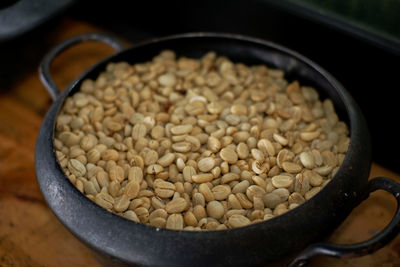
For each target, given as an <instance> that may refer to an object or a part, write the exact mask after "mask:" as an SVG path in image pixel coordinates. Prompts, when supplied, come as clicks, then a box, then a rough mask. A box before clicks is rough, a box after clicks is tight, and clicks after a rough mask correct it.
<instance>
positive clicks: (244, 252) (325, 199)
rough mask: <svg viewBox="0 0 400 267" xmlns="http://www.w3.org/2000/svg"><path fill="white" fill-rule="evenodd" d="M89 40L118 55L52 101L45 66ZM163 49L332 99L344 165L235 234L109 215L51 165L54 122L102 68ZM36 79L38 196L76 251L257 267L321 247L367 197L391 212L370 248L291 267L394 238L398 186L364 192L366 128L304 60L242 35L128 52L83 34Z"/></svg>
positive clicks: (121, 259) (329, 250)
mask: <svg viewBox="0 0 400 267" xmlns="http://www.w3.org/2000/svg"><path fill="white" fill-rule="evenodd" d="M86 40H96V41H101V42H105V43H108V44H110V45H111V46H113V47H114V48H115V49H116V50H117V51H118V53H116V54H115V55H113V56H111V57H109V58H107V59H104V60H102V61H100V62H99V63H97V64H96V65H94V66H93V67H91V68H90V69H89V70H87V71H86V72H85V73H83V74H82V75H81V76H80V77H79V78H78V79H77V80H75V81H74V82H73V83H72V84H71V85H70V86H68V87H67V88H66V89H65V90H64V91H63V92H62V93H59V91H58V89H57V86H56V85H55V83H54V81H53V80H52V78H51V76H50V73H49V66H50V63H51V61H52V59H53V58H54V57H55V56H56V55H58V54H59V53H60V52H62V51H63V50H65V49H66V48H67V47H69V46H71V45H73V44H75V43H79V42H82V41H86ZM163 49H172V50H174V51H176V52H177V54H178V55H184V56H188V57H200V56H201V55H202V54H204V53H205V52H208V51H210V50H213V51H216V52H217V53H218V54H220V55H225V56H227V57H229V58H230V59H231V60H233V61H235V62H238V61H240V62H244V63H246V64H260V63H262V64H266V65H269V66H274V67H277V68H280V69H283V70H285V72H286V74H287V78H288V79H289V80H292V79H298V80H300V82H301V83H302V84H307V85H311V86H314V87H315V88H317V89H318V90H319V93H320V95H321V96H325V97H330V98H331V99H332V100H333V102H334V104H335V108H336V109H337V111H338V113H339V116H340V117H341V119H342V120H345V121H346V122H347V123H348V125H349V126H350V134H351V136H350V138H351V142H350V146H349V150H348V153H347V155H346V158H345V160H344V162H343V165H342V166H341V167H340V169H339V171H338V172H337V174H336V175H335V177H334V178H333V179H332V181H331V182H330V183H329V184H328V185H326V186H325V187H324V188H323V189H322V190H321V192H320V193H318V194H317V195H316V196H315V197H313V198H312V199H310V200H309V201H307V202H306V203H304V204H303V205H301V206H299V207H298V208H296V209H294V210H291V211H289V212H287V213H285V214H283V215H281V216H278V217H276V218H273V219H271V220H269V221H266V222H262V223H257V224H254V225H250V226H247V227H243V228H239V229H231V230H224V231H209V232H188V231H174V230H167V229H158V228H155V227H151V226H147V225H143V224H138V223H134V222H132V221H128V220H127V219H124V218H122V217H119V216H117V215H115V214H112V213H110V212H108V211H106V210H104V209H103V208H101V207H100V206H98V205H96V204H95V203H93V202H92V201H90V200H89V199H87V198H86V197H85V196H84V195H83V194H81V193H80V192H79V191H78V190H77V189H76V188H75V187H74V186H73V185H72V184H71V183H70V182H69V180H68V179H67V177H66V176H65V175H64V173H63V171H62V169H61V167H60V165H59V164H58V161H57V159H56V157H55V152H54V147H53V138H54V128H55V122H56V117H57V115H58V112H59V111H60V108H61V106H62V104H63V102H64V100H65V98H66V97H67V96H69V95H72V94H74V93H75V92H76V91H77V90H79V87H80V84H81V82H82V81H83V80H84V79H86V78H96V77H97V75H98V74H99V73H100V72H101V71H103V70H104V69H105V67H106V64H107V63H108V62H111V61H112V62H118V61H127V62H129V63H137V62H143V61H148V60H150V59H151V58H152V57H153V56H154V55H156V54H157V53H158V52H160V51H161V50H163ZM40 77H41V80H42V81H43V83H44V85H45V86H46V88H47V90H48V91H49V92H50V94H51V96H52V98H53V100H54V103H53V105H52V106H51V108H50V110H49V111H48V112H47V114H46V117H45V118H44V121H43V124H42V126H41V128H40V132H39V135H38V139H37V144H36V151H35V164H36V174H37V178H38V181H39V185H40V188H41V191H42V193H43V195H44V197H45V199H46V201H47V203H48V205H49V206H50V208H51V209H52V211H53V212H54V213H55V215H56V216H57V217H58V218H59V220H60V221H61V222H62V223H63V224H64V225H65V226H66V227H67V228H68V229H69V230H70V231H71V232H72V233H73V234H74V235H75V236H76V237H78V238H79V239H80V240H81V241H83V242H84V243H86V244H87V245H88V246H89V247H91V248H92V249H93V250H94V251H96V252H98V253H99V254H100V255H103V256H104V257H105V258H107V259H109V260H112V261H113V262H114V263H121V264H122V263H124V264H134V265H140V266H189V265H191V266H225V265H227V266H255V265H265V264H269V263H272V262H275V261H277V260H281V259H287V258H288V257H290V256H291V255H293V254H294V253H299V251H300V250H302V249H304V248H305V247H307V246H309V245H310V244H312V243H314V242H316V241H319V240H322V239H323V238H324V237H326V236H327V235H329V234H330V233H332V231H333V230H334V229H335V228H336V227H337V226H338V225H339V224H340V223H341V222H342V221H343V220H344V219H345V218H346V217H347V216H348V214H349V213H350V212H351V210H352V209H353V208H354V207H356V206H357V205H358V204H359V203H360V202H361V201H362V200H363V199H365V198H366V197H368V195H369V193H370V192H373V191H375V190H378V189H383V190H386V191H388V192H390V193H392V194H393V195H394V196H395V198H396V199H397V202H398V207H397V211H396V214H395V216H394V218H393V220H392V221H391V223H390V224H389V225H388V226H387V227H386V228H385V229H384V230H383V231H382V232H380V233H379V234H377V235H376V236H374V237H373V238H372V239H370V240H368V241H365V242H362V243H358V244H354V245H336V244H328V243H317V244H313V245H311V246H309V247H308V248H306V249H305V250H304V251H303V252H301V253H300V254H299V255H298V256H297V257H296V258H295V259H294V260H293V261H292V262H291V263H290V265H291V266H301V265H303V264H305V263H306V262H307V260H308V259H309V258H311V257H313V256H315V255H329V256H334V257H352V256H360V255H364V254H368V253H372V252H373V251H375V250H377V249H379V248H381V247H382V246H384V245H385V244H387V243H388V242H389V241H390V240H392V239H393V238H394V237H395V236H396V235H397V234H398V232H399V231H400V224H399V222H400V208H399V204H400V185H399V184H398V183H396V182H394V181H393V180H391V179H388V178H375V179H373V180H372V181H370V182H369V183H368V174H369V170H370V165H371V147H370V140H369V134H368V129H367V125H366V123H365V120H364V118H363V116H362V114H361V111H360V110H359V108H358V106H357V104H356V103H355V102H354V100H353V98H352V97H351V96H350V94H349V93H348V92H347V91H346V90H345V89H344V88H343V86H342V85H341V84H340V83H339V82H337V81H336V80H335V79H334V78H333V77H332V76H331V75H330V74H329V73H327V72H326V71H325V70H323V69H322V68H321V67H319V66H318V65H317V64H315V63H314V62H312V61H311V60H309V59H307V58H305V57H303V56H301V55H299V54H298V53H296V52H293V51H291V50H289V49H287V48H284V47H281V46H279V45H276V44H273V43H270V42H267V41H263V40H259V39H254V38H248V37H244V36H239V35H231V34H216V33H194V34H183V35H176V36H171V37H166V38H160V39H155V40H151V41H148V42H144V43H141V44H138V45H135V46H133V47H130V48H128V49H123V47H122V45H121V43H120V42H119V41H118V40H116V39H114V38H112V37H110V36H107V35H103V34H95V33H92V34H84V35H80V36H76V37H74V38H72V39H70V40H67V41H66V42H64V43H62V44H60V45H59V46H58V47H56V48H55V49H54V50H52V51H51V52H50V53H49V54H48V55H47V56H46V57H45V58H44V60H43V62H42V64H41V67H40Z"/></svg>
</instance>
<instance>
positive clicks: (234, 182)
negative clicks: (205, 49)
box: [54, 51, 350, 231]
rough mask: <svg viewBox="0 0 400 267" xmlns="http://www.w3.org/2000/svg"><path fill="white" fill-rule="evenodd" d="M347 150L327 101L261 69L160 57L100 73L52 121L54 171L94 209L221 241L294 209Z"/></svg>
mask: <svg viewBox="0 0 400 267" xmlns="http://www.w3.org/2000/svg"><path fill="white" fill-rule="evenodd" d="M349 142H350V139H349V137H348V128H347V126H346V124H345V123H344V122H342V121H339V119H338V116H337V114H336V113H335V110H334V106H333V104H332V101H331V100H329V99H326V100H324V101H321V100H319V95H318V93H317V91H316V90H315V89H313V88H311V87H307V86H300V85H299V83H298V82H297V81H294V82H291V83H288V82H287V81H286V80H285V78H284V73H283V71H281V70H278V69H272V68H269V67H266V66H264V65H259V66H251V67H249V66H246V65H244V64H241V63H233V62H231V61H230V60H229V59H228V58H226V57H222V56H219V57H217V55H216V54H215V53H214V52H209V53H207V54H205V55H204V56H203V57H202V58H200V59H191V58H186V57H180V58H179V59H177V58H176V55H175V53H174V52H172V51H163V52H161V53H160V54H159V55H157V56H156V57H154V58H153V60H152V61H151V62H145V63H141V64H135V65H130V64H128V63H126V62H121V63H110V64H108V66H107V68H106V71H105V72H103V73H101V74H100V75H99V77H98V78H97V79H96V80H89V79H88V80H85V81H83V82H82V84H81V88H80V91H79V92H77V93H75V94H73V95H72V96H70V97H68V98H67V99H66V100H65V103H64V106H63V108H62V110H61V112H60V114H59V116H58V117H57V122H56V134H55V139H54V147H55V150H56V156H57V159H58V161H59V163H60V165H61V166H62V168H63V170H64V171H65V174H66V176H67V177H68V179H69V180H70V181H71V183H73V184H74V185H75V186H76V188H77V189H78V190H79V191H80V192H82V193H83V194H85V195H86V196H87V197H88V198H89V199H90V200H92V201H94V202H95V203H97V204H98V205H100V206H101V207H103V208H104V209H106V210H108V211H110V212H113V213H116V214H118V215H120V216H123V217H125V218H127V219H130V220H132V221H135V222H140V223H144V224H149V225H152V226H155V227H165V228H169V229H176V230H194V231H197V230H222V229H228V228H236V227H242V226H246V225H249V224H253V223H257V222H261V221H265V220H269V219H271V218H273V217H275V216H279V215H281V214H283V213H285V212H287V211H289V210H291V209H294V208H296V207H297V206H299V205H301V204H302V203H304V202H305V201H306V200H308V199H310V198H312V197H313V196H314V195H315V194H317V193H318V192H319V191H320V190H321V188H322V187H323V186H325V185H326V184H327V183H328V182H329V181H330V180H331V179H332V177H333V176H334V175H335V173H336V172H337V170H338V168H339V166H340V165H341V163H342V162H343V160H344V158H345V153H346V152H347V149H348V146H349Z"/></svg>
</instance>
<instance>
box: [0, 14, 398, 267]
mask: <svg viewBox="0 0 400 267" xmlns="http://www.w3.org/2000/svg"><path fill="white" fill-rule="evenodd" d="M90 31H101V29H98V28H96V27H94V26H93V25H88V24H86V23H83V22H79V21H74V20H71V19H63V20H61V22H58V24H57V25H56V26H54V27H53V28H52V29H51V30H50V32H48V33H47V34H46V43H47V44H48V45H50V46H51V45H55V44H57V43H59V42H60V41H62V40H64V39H66V38H68V37H70V36H73V35H75V34H78V33H84V32H90ZM111 53H112V49H111V48H108V47H107V46H105V45H101V44H95V43H88V44H84V45H79V46H77V47H74V48H72V49H70V50H68V51H66V52H65V53H63V54H62V55H61V56H59V57H58V58H57V60H56V61H55V62H54V64H53V66H52V73H53V76H54V77H55V80H56V82H57V84H58V85H59V87H60V88H64V87H65V86H66V85H67V84H68V83H69V82H70V81H72V80H73V79H74V78H75V77H76V76H77V75H78V74H79V73H81V72H82V71H83V70H84V69H86V68H87V67H88V66H90V65H91V64H93V63H95V62H96V61H98V60H99V59H101V58H102V57H104V56H106V55H109V54H111ZM41 56H42V55H41ZM0 64H1V63H0ZM0 92H1V93H0V267H9V266H34V267H35V266H45V267H50V266H60V267H62V266H65V267H70V266H96V267H97V266H99V264H98V263H97V262H96V261H95V260H94V259H93V257H92V256H91V254H90V252H89V250H88V249H87V248H86V247H85V246H84V245H83V244H81V243H80V242H79V241H78V240H77V239H75V238H74V237H73V236H72V234H71V233H69V232H68V231H67V230H66V228H64V227H63V225H62V224H61V223H60V222H59V221H58V220H57V218H56V217H55V216H54V215H53V213H52V212H51V211H50V209H49V208H48V207H47V205H46V203H45V202H44V199H43V197H42V195H41V193H40V191H39V188H38V185H37V182H36V176H35V169H34V147H35V141H36V136H37V133H38V130H39V127H40V124H41V121H42V119H43V116H44V114H45V112H46V110H47V109H48V108H49V106H50V105H51V99H50V97H49V95H48V94H47V92H46V91H45V89H44V87H43V86H42V85H41V83H40V81H39V79H38V75H37V72H36V70H35V71H32V72H31V73H29V74H28V75H24V76H23V78H22V79H20V80H19V81H18V83H16V84H14V85H13V86H12V88H7V90H1V91H0ZM375 176H388V177H391V178H395V179H396V180H397V181H400V179H399V175H398V174H395V173H393V172H391V171H390V170H387V169H384V168H382V167H381V166H378V165H376V164H373V166H372V171H371V177H375ZM395 205H396V202H395V200H394V198H393V197H392V196H390V195H389V194H388V193H386V192H381V191H378V192H375V193H373V194H372V195H371V197H370V198H369V199H368V200H367V201H365V202H363V203H362V204H361V205H360V206H359V207H357V208H356V209H355V210H354V211H353V213H352V214H351V215H350V216H349V218H347V219H346V220H345V222H343V224H342V225H341V226H340V227H339V228H338V229H337V230H336V232H335V233H334V234H333V235H332V236H331V238H330V240H331V241H334V242H338V243H346V244H347V243H355V242H359V241H363V240H366V239H369V238H370V237H371V236H373V235H374V234H375V233H377V232H379V230H380V229H383V228H384V227H385V225H386V224H387V223H388V222H389V221H390V220H391V218H392V215H393V214H394V211H395ZM310 220H312V218H310ZM299 231H301V229H299ZM311 266H387V267H389V266H396V267H400V236H399V237H397V238H396V239H395V240H394V241H392V242H391V243H390V244H389V245H388V246H386V247H385V248H383V249H381V250H379V251H377V252H376V253H374V254H372V255H368V256H364V257H362V258H357V259H346V260H338V259H330V258H326V257H320V258H318V259H315V260H313V261H312V264H311Z"/></svg>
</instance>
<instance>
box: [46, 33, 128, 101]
mask: <svg viewBox="0 0 400 267" xmlns="http://www.w3.org/2000/svg"><path fill="white" fill-rule="evenodd" d="M86 41H98V42H102V43H105V44H108V45H109V46H111V47H112V48H114V49H115V50H116V51H117V52H118V51H121V50H123V49H124V48H125V47H124V45H123V43H122V41H121V40H119V39H118V38H115V37H113V36H111V35H108V34H105V33H97V32H96V33H84V34H80V35H76V36H73V37H71V38H69V39H67V40H65V41H63V42H62V43H61V44H59V45H57V46H56V47H54V48H53V49H52V50H50V52H48V53H47V54H46V55H45V56H44V58H43V59H42V62H41V63H40V65H39V78H40V80H41V81H42V83H43V85H44V87H45V88H46V90H47V91H48V92H49V94H50V96H51V98H52V99H53V101H55V100H56V99H57V96H58V95H59V93H60V90H59V89H58V86H57V85H56V83H55V82H54V80H53V78H52V76H51V74H50V65H51V63H52V62H53V60H54V58H55V57H56V56H57V55H59V54H60V53H61V52H63V51H65V50H66V49H67V48H69V47H71V46H73V45H75V44H79V43H83V42H86Z"/></svg>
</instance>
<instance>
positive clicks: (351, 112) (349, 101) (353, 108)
mask: <svg viewBox="0 0 400 267" xmlns="http://www.w3.org/2000/svg"><path fill="white" fill-rule="evenodd" d="M186 38H216V39H234V40H237V41H243V42H246V43H252V44H258V45H261V46H262V47H265V48H272V49H274V50H276V51H277V52H279V54H283V55H286V56H289V57H290V58H294V59H295V60H297V61H300V62H302V63H304V64H306V65H308V66H309V67H310V68H311V69H313V71H315V72H317V73H318V75H320V76H321V77H323V78H324V79H325V80H326V81H327V83H329V84H330V85H331V87H332V88H334V89H335V91H336V93H337V94H338V96H339V98H340V101H341V102H342V103H343V104H344V107H345V111H346V116H347V118H348V122H349V123H348V126H349V128H350V144H349V149H348V152H347V154H346V156H345V159H344V161H343V164H342V166H341V167H340V168H339V169H338V171H337V173H336V175H335V176H334V177H333V178H332V180H331V181H330V182H329V183H328V184H327V185H326V186H324V187H323V188H322V189H321V190H320V192H319V193H317V194H316V195H315V196H314V197H313V198H311V199H310V200H307V201H306V202H305V203H303V204H301V205H300V206H299V207H297V208H295V209H293V210H289V211H288V212H286V213H284V214H282V215H279V216H276V217H274V218H272V219H270V220H268V221H263V222H259V223H256V224H251V225H248V226H245V227H240V228H234V229H226V230H213V231H201V232H197V231H185V230H171V229H166V228H157V227H154V226H149V225H145V224H142V223H135V222H133V221H130V220H128V219H126V218H124V217H121V216H118V215H116V214H114V213H111V212H109V211H107V210H105V209H103V208H102V207H100V206H98V205H97V204H96V203H94V202H93V201H91V200H89V199H88V198H87V197H86V196H85V195H84V194H82V193H80V192H79V191H78V190H77V189H76V187H75V186H74V185H73V184H72V183H71V182H70V181H69V179H68V178H67V176H66V175H65V174H64V172H63V171H62V169H61V166H60V165H59V162H58V159H57V157H56V156H55V149H54V147H53V142H54V133H55V122H56V118H57V116H58V113H59V112H60V109H61V107H62V104H63V102H64V101H65V98H66V97H67V96H68V95H69V94H70V93H71V91H72V90H74V89H75V88H76V86H77V84H79V83H80V82H82V81H83V79H84V78H85V77H87V76H88V74H89V73H91V72H92V71H93V70H94V69H95V68H96V67H98V66H99V65H102V64H104V63H106V62H110V61H112V59H113V58H115V57H116V56H117V55H120V54H122V53H124V52H126V51H130V50H134V49H136V48H139V47H143V46H147V45H150V44H153V43H161V42H165V41H169V40H178V39H186ZM216 41H217V40H216ZM285 73H286V72H285ZM316 89H317V91H319V90H320V89H319V88H316ZM54 113H55V114H54ZM360 119H361V120H362V122H361V123H364V124H365V121H364V119H363V116H362V114H361V111H360V110H359V108H358V105H357V104H356V102H355V101H354V99H353V98H352V97H351V95H350V94H349V93H348V92H347V90H346V89H345V88H344V87H343V86H342V85H341V84H340V83H339V82H338V81H337V80H336V79H335V78H334V77H333V76H332V75H331V74H330V73H328V72H327V71H326V70H325V69H323V68H322V67H320V66H319V65H318V64H316V63H315V62H314V61H312V60H310V59H308V58H306V57H305V56H303V55H301V54H300V53H298V52H295V51H293V50H291V49H288V48H286V47H284V46H281V45H278V44H275V43H273V42H270V41H266V40H262V39H259V38H254V37H247V36H244V35H240V34H230V33H212V32H198V33H184V34H176V35H171V36H167V37H161V38H154V39H151V40H147V41H143V42H140V43H138V44H135V45H133V46H131V47H128V48H126V49H124V50H122V51H119V52H118V53H115V54H113V55H111V56H109V57H107V58H105V59H102V60H100V61H98V62H97V63H96V64H94V65H93V66H91V67H89V68H88V69H87V70H85V71H84V72H83V73H82V74H81V75H79V77H78V78H76V79H75V80H74V81H73V82H72V83H70V84H69V85H68V86H67V87H66V88H65V89H64V91H63V92H62V93H61V94H60V95H59V96H58V98H57V99H56V101H55V102H54V103H53V104H52V106H51V107H50V109H49V110H48V112H47V114H46V117H45V119H44V121H43V124H42V126H41V129H40V132H42V131H45V129H44V128H45V124H46V127H48V126H49V124H51V140H48V141H50V142H49V145H50V146H51V150H52V158H51V160H53V161H54V163H55V165H56V166H55V167H56V171H57V175H62V177H63V179H64V180H63V181H58V183H64V184H65V185H66V184H68V187H69V188H71V189H72V188H73V189H72V190H73V191H74V192H75V195H76V197H77V198H78V200H79V201H80V202H82V204H83V205H89V206H92V208H93V209H97V210H96V213H97V215H98V217H99V218H106V217H110V216H111V217H112V220H118V221H119V222H123V221H125V222H127V223H129V224H130V225H131V226H130V227H135V228H138V229H139V230H140V231H143V232H154V231H155V232H157V233H158V234H159V235H160V236H165V237H166V238H168V237H170V236H172V235H179V236H182V237H187V238H207V237H211V236H212V237H217V238H218V237H221V238H222V237H223V236H224V235H225V234H230V233H235V232H244V231H251V230H256V229H258V228H259V227H260V225H267V224H271V222H273V221H277V220H287V218H289V216H290V215H291V214H293V213H299V212H300V213H301V212H302V211H303V210H305V209H307V208H308V207H310V206H311V202H313V201H318V200H319V199H320V198H322V197H323V195H324V192H326V191H328V190H330V188H331V187H333V184H332V183H334V182H337V179H335V178H336V177H338V176H340V173H342V172H343V170H344V169H345V168H348V169H351V168H352V167H351V162H349V155H350V154H354V153H356V150H357V149H356V147H355V143H356V141H357V138H358V136H359V135H360V134H363V133H360V132H357V131H358V128H357V125H356V123H355V121H356V120H360ZM364 134H365V133H364ZM367 135H368V133H367ZM39 138H41V134H40V133H39V136H38V140H39ZM357 145H358V144H357ZM368 145H369V144H368ZM38 157H39V149H38V142H37V146H36V154H35V167H36V173H37V178H38V181H39V185H40V190H41V191H42V194H43V195H44V197H45V199H46V202H47V203H48V205H49V206H50V208H51V210H52V211H53V213H54V214H55V215H56V216H57V218H58V219H59V220H60V221H61V222H62V223H63V224H64V225H65V226H66V227H67V228H68V229H69V230H70V231H71V232H72V233H73V234H74V235H75V236H77V237H78V238H79V239H80V240H82V241H83V242H85V243H86V244H87V245H89V246H90V247H92V248H94V249H96V250H97V251H102V252H106V253H107V254H109V255H112V256H113V257H116V258H121V255H120V254H118V252H116V251H115V250H114V249H112V248H109V247H107V248H106V249H105V248H104V247H101V245H98V244H94V243H89V242H88V241H87V237H86V236H85V234H84V233H81V232H80V231H78V230H77V228H78V227H79V223H77V222H72V221H66V219H65V218H64V216H63V215H62V214H60V212H58V211H57V210H56V209H55V208H56V206H57V205H55V203H53V201H52V198H53V197H54V193H57V192H49V190H48V188H46V186H45V185H46V184H45V183H44V182H42V181H41V180H42V179H41V178H42V177H41V176H40V174H41V173H40V172H39V169H40V168H41V166H40V164H39V163H38V162H39V161H38V160H37V158H38ZM369 161H370V160H369ZM52 165H53V163H52ZM369 167H370V166H366V168H369ZM338 193H342V192H338ZM59 204H60V203H58V205H59ZM118 218H119V219H118ZM123 259H124V260H126V261H128V262H131V261H132V259H130V258H126V257H123Z"/></svg>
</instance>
